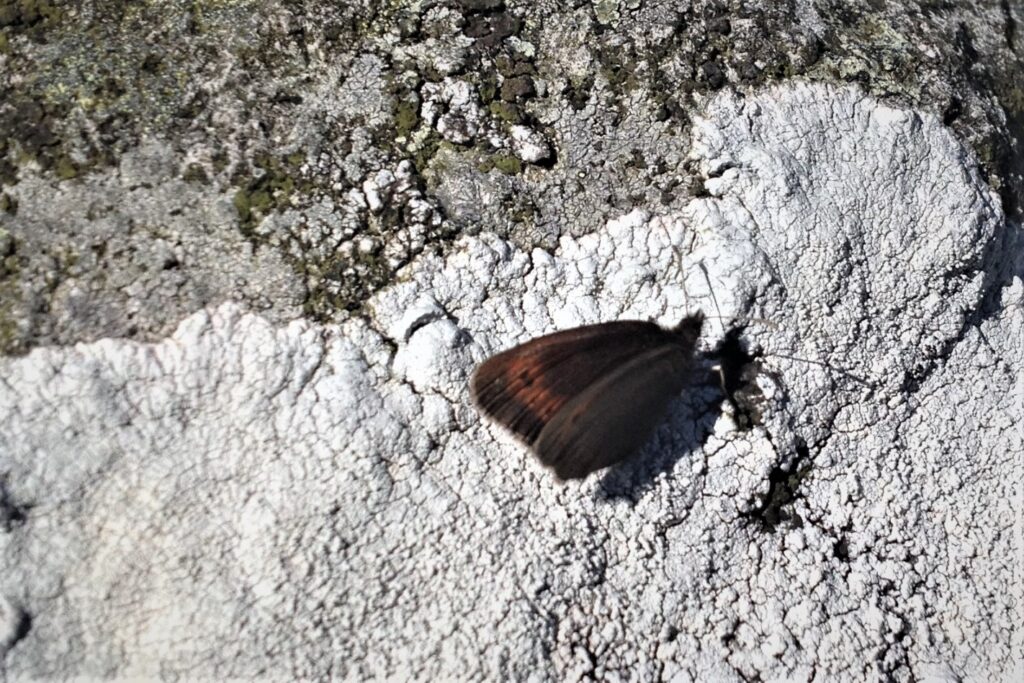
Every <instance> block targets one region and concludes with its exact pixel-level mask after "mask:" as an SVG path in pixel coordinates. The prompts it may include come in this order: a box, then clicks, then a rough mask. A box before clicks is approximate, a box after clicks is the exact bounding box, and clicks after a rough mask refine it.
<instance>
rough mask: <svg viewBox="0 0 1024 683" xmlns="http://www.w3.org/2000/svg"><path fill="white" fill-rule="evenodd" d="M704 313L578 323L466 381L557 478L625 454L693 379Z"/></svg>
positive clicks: (494, 360)
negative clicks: (675, 320) (664, 320)
mask: <svg viewBox="0 0 1024 683" xmlns="http://www.w3.org/2000/svg"><path fill="white" fill-rule="evenodd" d="M703 321H704V316H703V315H702V314H701V313H699V312H698V313H696V314H694V315H691V316H688V317H687V318H685V319H683V321H682V322H681V323H680V324H679V325H677V326H676V327H674V328H663V327H660V326H659V325H656V324H654V323H651V322H645V321H634V320H625V321H616V322H608V323H601V324H598V325H587V326H584V327H577V328H574V329H571V330H565V331H563V332H556V333H554V334H549V335H546V336H543V337H539V338H537V339H532V340H530V341H528V342H526V343H524V344H521V345H519V346H516V347H514V348H511V349H508V350H506V351H502V352H501V353H498V354H496V355H494V356H492V357H491V358H489V359H487V360H486V361H484V362H483V363H481V364H480V366H479V367H478V368H477V369H476V372H474V374H473V378H472V379H471V381H470V389H471V392H472V395H473V398H474V400H475V401H476V404H477V406H478V407H479V408H480V410H481V411H482V412H483V413H484V414H486V415H488V416H489V417H491V418H492V419H494V420H496V421H497V422H499V423H501V424H502V425H503V426H505V427H506V428H508V429H509V430H511V431H512V432H513V433H514V434H516V435H517V436H519V437H520V438H522V439H523V440H524V441H525V442H526V444H527V445H528V446H530V447H531V449H533V451H534V452H535V453H536V454H537V457H538V458H539V459H540V461H541V462H542V463H544V464H545V465H547V466H549V467H551V468H552V469H554V471H555V474H556V475H557V476H558V477H559V478H561V479H578V478H582V477H585V476H587V475H588V474H590V473H591V472H593V471H595V470H599V469H602V468H604V467H608V466H610V465H613V464H615V463H617V462H619V461H621V460H624V459H625V458H627V457H628V456H629V455H631V454H632V453H633V452H635V451H636V450H637V449H638V448H639V447H640V446H641V445H643V443H644V442H645V441H646V440H647V439H648V438H649V437H650V435H651V433H652V432H653V431H654V429H655V428H656V427H657V426H658V424H659V423H660V422H661V420H662V419H663V417H664V414H665V411H666V409H667V408H668V404H669V402H670V401H671V400H672V399H673V398H674V397H676V396H677V395H678V394H679V393H680V391H681V390H682V389H683V387H684V386H685V385H686V383H687V379H688V377H689V375H690V372H691V370H692V367H693V363H694V352H695V350H696V348H697V340H698V338H699V337H700V331H701V327H702V325H703Z"/></svg>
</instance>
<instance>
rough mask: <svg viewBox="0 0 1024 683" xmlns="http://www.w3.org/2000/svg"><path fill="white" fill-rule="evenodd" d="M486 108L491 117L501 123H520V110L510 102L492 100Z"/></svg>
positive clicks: (521, 114)
mask: <svg viewBox="0 0 1024 683" xmlns="http://www.w3.org/2000/svg"><path fill="white" fill-rule="evenodd" d="M487 108H488V109H489V110H490V112H491V115H492V116H494V117H496V118H499V119H501V120H502V121H505V122H506V123H511V124H516V123H522V120H523V112H522V110H521V109H520V108H519V107H517V106H516V105H514V104H512V103H510V102H504V101H502V100H494V101H493V102H491V103H490V104H489V105H487Z"/></svg>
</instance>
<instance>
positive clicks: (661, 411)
mask: <svg viewBox="0 0 1024 683" xmlns="http://www.w3.org/2000/svg"><path fill="white" fill-rule="evenodd" d="M692 366H693V349H692V348H687V347H686V346H684V345H680V344H666V345H663V346H661V347H660V348H655V349H652V350H649V351H647V352H645V353H643V354H642V355H639V356H637V357H635V358H633V359H632V360H630V361H629V362H628V363H626V364H624V365H622V366H621V367H619V368H618V369H616V370H615V371H614V372H612V373H610V374H608V375H607V376H606V377H604V378H602V379H601V380H600V381H598V382H596V383H594V384H593V385H591V386H590V387H588V388H587V389H586V390H585V391H583V392H582V393H581V394H579V395H578V396H576V397H575V398H573V399H572V400H571V401H569V402H568V403H566V405H565V406H564V407H563V408H562V409H561V410H560V411H559V412H558V414H557V415H555V416H554V417H553V418H552V419H551V421H550V422H548V424H547V425H546V426H545V427H544V429H543V430H542V431H541V432H540V435H539V436H538V438H537V441H536V443H535V444H534V450H535V451H536V453H537V457H538V458H540V460H541V462H543V463H544V464H545V465H547V466H548V467H551V468H552V469H553V470H554V471H555V474H556V475H557V476H558V477H559V478H560V479H581V478H583V477H586V476H587V475H588V474H590V473H591V472H594V471H596V470H599V469H602V468H605V467H609V466H611V465H614V464H615V463H618V462H620V461H622V460H625V459H626V458H628V457H629V456H630V455H632V454H634V453H635V452H636V451H637V450H638V449H639V448H640V447H641V446H643V445H644V443H646V442H647V440H648V439H649V438H650V437H651V435H652V434H653V432H654V430H655V428H656V427H657V426H658V425H659V424H661V421H662V420H663V419H664V418H665V412H666V410H667V408H668V404H669V402H671V400H672V399H673V398H675V397H676V396H678V395H679V393H680V392H681V391H682V389H683V387H684V386H685V385H686V383H687V380H688V375H689V372H690V370H691V368H692Z"/></svg>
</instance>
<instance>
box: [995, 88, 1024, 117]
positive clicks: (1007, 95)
mask: <svg viewBox="0 0 1024 683" xmlns="http://www.w3.org/2000/svg"><path fill="white" fill-rule="evenodd" d="M1000 101H1001V103H1002V105H1003V108H1004V109H1006V111H1007V113H1009V114H1010V115H1011V116H1020V115H1022V114H1024V89H1022V88H1021V87H1020V86H1016V85H1014V86H1012V87H1010V88H1009V89H1008V90H1007V91H1006V92H1004V93H1002V97H1001V98H1000Z"/></svg>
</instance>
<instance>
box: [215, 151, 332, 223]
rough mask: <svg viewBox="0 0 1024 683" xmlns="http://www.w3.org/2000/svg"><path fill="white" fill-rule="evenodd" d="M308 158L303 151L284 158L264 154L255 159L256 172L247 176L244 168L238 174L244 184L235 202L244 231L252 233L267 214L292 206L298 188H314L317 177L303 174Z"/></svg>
mask: <svg viewBox="0 0 1024 683" xmlns="http://www.w3.org/2000/svg"><path fill="white" fill-rule="evenodd" d="M304 160H305V155H304V154H302V153H301V152H294V153H292V154H289V155H288V156H285V157H280V158H279V157H274V156H271V155H269V154H260V155H258V156H257V157H256V158H255V159H254V160H253V165H254V167H255V171H254V173H253V174H252V175H248V176H246V175H245V174H244V173H243V172H241V170H240V171H239V173H237V174H236V178H235V180H236V182H237V183H238V184H239V185H241V187H239V189H238V190H237V191H236V192H235V196H234V204H235V210H236V211H238V220H239V225H240V228H241V230H242V234H244V235H245V236H247V237H252V236H253V235H254V231H255V228H256V226H257V225H258V224H259V222H260V221H261V220H263V218H265V217H266V216H267V215H269V214H270V213H271V212H273V211H278V210H280V209H283V208H286V207H289V206H292V198H293V196H294V195H295V194H296V193H297V192H298V193H301V194H303V195H306V194H309V193H311V192H312V191H313V190H314V188H315V184H314V183H313V181H311V180H310V179H308V178H304V177H303V176H302V175H301V174H300V169H301V166H302V162H303V161H304Z"/></svg>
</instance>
